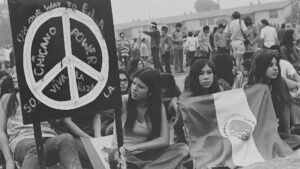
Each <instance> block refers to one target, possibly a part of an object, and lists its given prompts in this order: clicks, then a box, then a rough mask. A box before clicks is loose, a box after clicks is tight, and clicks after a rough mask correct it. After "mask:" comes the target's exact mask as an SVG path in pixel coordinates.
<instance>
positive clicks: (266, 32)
mask: <svg viewBox="0 0 300 169" xmlns="http://www.w3.org/2000/svg"><path fill="white" fill-rule="evenodd" d="M260 22H261V23H262V27H263V28H262V29H261V32H260V39H261V40H262V42H263V48H264V49H271V48H272V47H273V46H275V45H277V43H278V38H277V32H276V29H275V28H273V27H271V26H270V24H269V22H268V20H266V19H262V20H261V21H260Z"/></svg>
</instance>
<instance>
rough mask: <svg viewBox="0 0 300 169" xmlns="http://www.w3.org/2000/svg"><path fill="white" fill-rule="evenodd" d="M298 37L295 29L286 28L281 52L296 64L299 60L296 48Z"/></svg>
mask: <svg viewBox="0 0 300 169" xmlns="http://www.w3.org/2000/svg"><path fill="white" fill-rule="evenodd" d="M295 38H296V34H295V32H294V30H292V29H289V30H286V31H285V33H284V35H283V39H282V42H281V47H280V52H281V54H282V58H283V59H285V60H287V61H289V62H290V63H292V64H294V63H296V62H297V61H299V56H297V52H296V50H295V45H294V41H295Z"/></svg>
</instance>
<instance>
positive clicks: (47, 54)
mask: <svg viewBox="0 0 300 169" xmlns="http://www.w3.org/2000/svg"><path fill="white" fill-rule="evenodd" d="M8 5H9V13H10V21H11V28H12V35H13V44H14V50H15V57H16V58H15V60H16V67H17V75H18V82H19V88H20V96H21V105H22V113H23V120H24V123H25V124H28V123H32V122H34V121H45V120H49V119H55V118H62V117H67V116H72V115H74V114H77V113H89V112H95V111H97V112H99V111H101V110H105V109H111V108H116V107H120V106H121V97H120V89H119V86H120V85H119V76H118V65H117V63H118V62H117V57H116V47H115V37H114V27H113V20H112V11H111V3H110V1H109V0H72V1H67V0H46V1H40V0H26V1H24V0H9V1H8Z"/></svg>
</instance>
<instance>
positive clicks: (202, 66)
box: [189, 59, 220, 96]
mask: <svg viewBox="0 0 300 169" xmlns="http://www.w3.org/2000/svg"><path fill="white" fill-rule="evenodd" d="M189 87H190V91H191V92H192V96H201V95H207V94H212V93H217V92H219V91H220V87H219V84H218V81H217V78H216V72H215V66H214V64H213V63H212V62H210V61H208V60H206V59H199V60H197V61H195V62H194V63H193V64H192V67H191V70H190V73H189Z"/></svg>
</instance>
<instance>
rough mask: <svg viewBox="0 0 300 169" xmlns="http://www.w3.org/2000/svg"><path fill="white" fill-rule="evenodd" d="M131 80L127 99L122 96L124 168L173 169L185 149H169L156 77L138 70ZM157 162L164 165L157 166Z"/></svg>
mask: <svg viewBox="0 0 300 169" xmlns="http://www.w3.org/2000/svg"><path fill="white" fill-rule="evenodd" d="M133 77H134V78H133V82H132V85H131V89H130V92H129V95H125V96H123V107H122V116H121V118H122V122H123V137H124V148H125V152H126V154H125V155H126V159H127V161H126V162H127V167H128V168H149V169H151V168H164V169H174V168H176V167H177V165H179V163H180V162H181V160H182V159H183V158H184V157H185V156H186V155H187V154H188V147H187V145H185V144H173V145H170V146H169V128H168V121H167V116H166V111H165V108H164V106H162V101H161V88H160V87H161V86H160V74H159V72H158V71H156V70H153V69H151V68H142V69H139V70H137V71H136V73H135V74H134V76H133ZM115 153H116V151H113V152H112V153H111V154H110V166H111V168H112V169H114V168H116V163H115V161H116V159H115V156H114V154H115ZM112 158H113V159H112ZM161 159H162V160H164V161H165V162H164V163H161V162H160V161H161Z"/></svg>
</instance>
